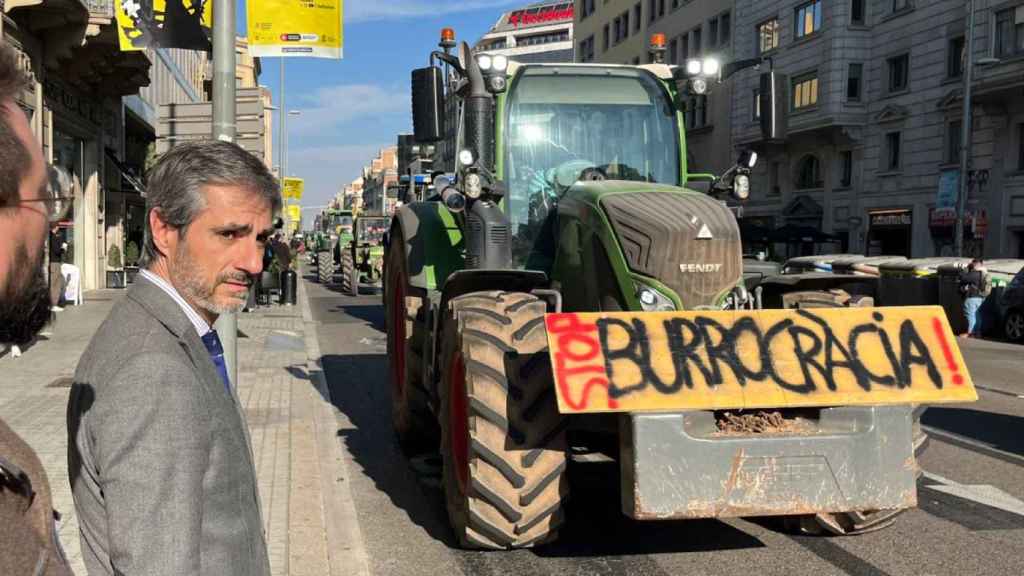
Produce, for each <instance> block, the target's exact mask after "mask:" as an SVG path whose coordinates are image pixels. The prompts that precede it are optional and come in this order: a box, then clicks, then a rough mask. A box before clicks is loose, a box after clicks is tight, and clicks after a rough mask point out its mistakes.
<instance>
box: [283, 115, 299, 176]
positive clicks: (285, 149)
mask: <svg viewBox="0 0 1024 576" xmlns="http://www.w3.org/2000/svg"><path fill="white" fill-rule="evenodd" d="M288 115H289V116H296V117H298V116H302V110H289V111H288ZM284 165H285V166H286V167H287V166H288V129H287V128H285V133H284ZM287 175H288V174H287V172H286V173H285V176H287Z"/></svg>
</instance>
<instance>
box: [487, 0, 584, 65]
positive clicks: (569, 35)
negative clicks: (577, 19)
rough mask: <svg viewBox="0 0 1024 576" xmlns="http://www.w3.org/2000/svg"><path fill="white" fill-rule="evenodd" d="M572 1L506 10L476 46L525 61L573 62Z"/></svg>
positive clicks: (553, 1)
mask: <svg viewBox="0 0 1024 576" xmlns="http://www.w3.org/2000/svg"><path fill="white" fill-rule="evenodd" d="M573 13H574V10H573V4H572V2H570V1H569V0H548V1H546V2H536V3H533V4H529V5H527V6H524V7H522V8H518V9H516V10H512V11H510V12H505V13H504V14H502V15H501V17H500V18H498V21H497V22H496V23H495V24H494V26H492V27H491V29H490V30H489V31H488V32H487V33H486V34H484V35H483V37H481V38H480V40H478V41H477V43H476V44H475V45H474V47H473V50H474V51H475V52H487V53H488V54H503V55H505V56H507V57H508V58H509V59H510V60H515V61H517V62H522V63H523V64H537V63H543V62H572V59H573V50H572V42H573Z"/></svg>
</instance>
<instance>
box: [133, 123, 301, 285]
mask: <svg viewBox="0 0 1024 576" xmlns="http://www.w3.org/2000/svg"><path fill="white" fill-rule="evenodd" d="M206 186H242V187H245V188H249V189H250V190H251V192H252V194H254V195H257V196H259V197H260V198H262V199H263V200H265V201H266V202H267V204H269V205H270V209H271V212H272V213H273V214H277V213H278V212H280V211H281V190H280V188H279V186H278V183H277V179H276V178H274V176H273V175H271V174H270V171H269V170H267V167H266V166H264V164H263V162H261V161H260V159H259V158H257V157H256V156H254V155H252V154H250V153H249V152H246V151H245V150H244V149H242V147H240V146H238V145H237V144H232V143H229V142H221V141H219V140H203V141H199V142H189V143H186V144H180V145H178V146H175V147H174V148H171V150H170V151H168V152H167V153H165V154H164V155H163V156H161V157H160V160H159V161H158V162H157V163H156V165H155V166H153V168H151V169H150V171H149V174H148V181H147V184H146V239H145V242H144V243H143V247H142V254H141V258H140V259H139V266H140V267H143V268H148V267H149V265H150V264H151V263H152V262H153V261H154V260H156V258H157V257H158V256H159V255H160V251H159V250H158V249H157V247H156V244H155V243H154V242H153V233H152V231H151V230H150V229H149V215H150V214H151V213H152V211H153V210H159V211H160V219H161V220H163V221H164V222H165V223H166V224H167V225H168V226H170V227H172V228H175V229H177V230H180V231H181V234H182V235H184V234H185V233H186V232H187V231H188V227H189V225H190V224H192V222H193V221H194V220H195V219H196V218H197V217H198V216H199V213H200V212H202V211H203V210H205V209H206V193H205V190H204V188H205V187H206Z"/></svg>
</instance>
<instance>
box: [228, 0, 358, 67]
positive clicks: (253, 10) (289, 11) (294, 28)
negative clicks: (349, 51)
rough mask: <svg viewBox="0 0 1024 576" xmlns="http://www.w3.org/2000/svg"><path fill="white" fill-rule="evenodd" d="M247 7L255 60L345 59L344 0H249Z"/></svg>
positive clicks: (250, 47)
mask: <svg viewBox="0 0 1024 576" xmlns="http://www.w3.org/2000/svg"><path fill="white" fill-rule="evenodd" d="M245 4H246V15H247V20H248V28H249V53H250V54H252V55H253V56H311V57H314V58H335V59H341V58H342V55H343V54H344V49H343V46H344V25H343V12H344V10H343V4H344V1H343V0H317V1H316V2H281V1H280V0H247V1H246V3H245Z"/></svg>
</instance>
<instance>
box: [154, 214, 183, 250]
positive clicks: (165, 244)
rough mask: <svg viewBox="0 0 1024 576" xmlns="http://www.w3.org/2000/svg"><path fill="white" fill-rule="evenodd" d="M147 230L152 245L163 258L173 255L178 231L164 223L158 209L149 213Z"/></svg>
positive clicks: (176, 244) (176, 245)
mask: <svg viewBox="0 0 1024 576" xmlns="http://www.w3.org/2000/svg"><path fill="white" fill-rule="evenodd" d="M149 230H150V233H151V234H152V235H153V244H155V245H156V249H157V250H159V251H160V253H161V254H163V255H164V256H166V255H168V254H173V253H174V252H175V250H176V249H177V247H178V240H179V230H178V229H177V228H175V227H173V226H171V225H169V224H167V223H166V222H164V220H163V218H162V216H161V214H160V209H159V208H154V209H152V210H150V211H149Z"/></svg>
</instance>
